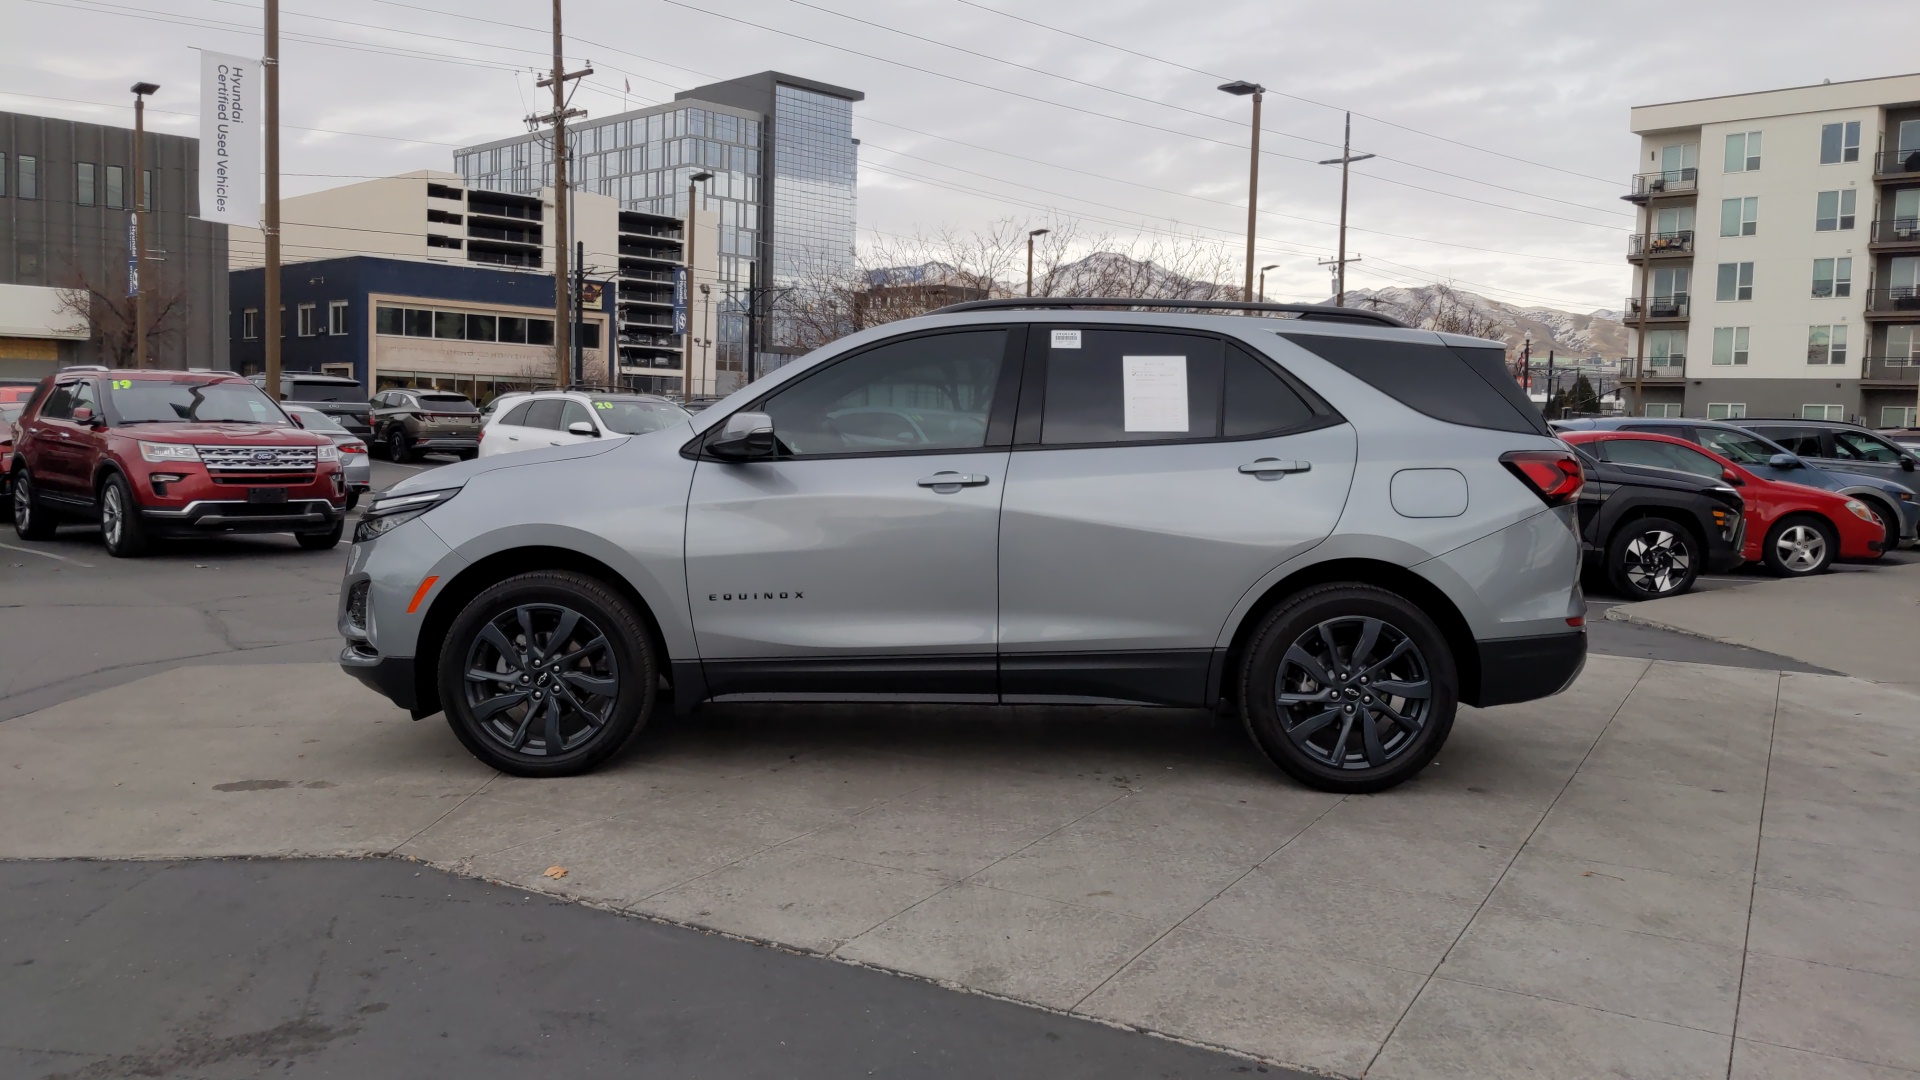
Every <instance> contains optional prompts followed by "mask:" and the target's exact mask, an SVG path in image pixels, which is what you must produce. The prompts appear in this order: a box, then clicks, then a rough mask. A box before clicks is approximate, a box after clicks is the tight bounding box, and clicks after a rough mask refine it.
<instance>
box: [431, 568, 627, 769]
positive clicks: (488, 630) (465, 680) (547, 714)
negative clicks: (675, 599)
mask: <svg viewBox="0 0 1920 1080" xmlns="http://www.w3.org/2000/svg"><path fill="white" fill-rule="evenodd" d="M654 655H655V653H654V650H653V647H652V642H651V638H650V636H649V634H648V632H647V629H646V626H645V623H644V622H643V621H642V620H641V619H640V617H639V616H638V614H637V613H636V612H635V611H634V610H633V606H632V604H631V603H629V602H628V601H627V600H626V598H625V597H622V596H620V595H619V594H618V593H615V592H613V591H612V590H610V589H608V588H607V587H606V586H605V585H603V584H601V583H600V582H599V581H597V580H595V579H593V578H590V577H586V576H585V575H581V574H575V573H569V572H559V571H542V572H537V573H531V574H521V575H519V576H517V577H514V578H509V579H508V580H507V581H504V582H502V583H500V584H499V585H495V586H493V587H492V588H490V589H488V590H486V591H485V592H483V593H481V594H480V595H479V596H478V597H476V598H475V599H474V600H473V602H472V603H470V604H468V605H467V607H466V610H464V611H462V612H461V613H460V615H459V617H458V618H456V619H455V620H454V624H453V626H452V627H451V628H450V630H449V632H448V635H447V639H446V641H445V644H444V645H443V646H442V649H441V655H440V695H441V701H442V702H443V703H444V704H445V706H446V710H447V719H448V721H449V723H451V724H452V726H453V730H454V733H455V734H456V735H457V736H459V738H460V741H461V742H462V743H464V744H465V745H466V747H467V749H469V750H471V751H472V752H473V753H474V755H475V756H476V757H478V758H480V759H481V760H482V761H484V762H486V763H487V764H488V765H491V766H493V767H494V768H496V769H499V770H501V771H502V772H508V773H512V774H514V775H517V776H565V775H571V774H573V773H579V772H584V771H586V770H587V769H590V768H592V767H593V766H594V765H597V764H599V763H600V762H602V761H604V760H606V759H607V758H608V757H611V756H612V755H613V754H614V753H615V752H617V751H618V750H619V749H620V747H621V746H622V745H624V744H625V743H626V741H627V739H628V738H630V737H631V736H632V735H633V733H634V732H635V731H638V730H639V728H640V727H641V726H643V725H644V723H645V721H646V718H647V716H648V715H649V714H651V712H652V710H653V702H654V690H655V683H656V682H657V680H658V675H657V672H656V668H655V661H654Z"/></svg>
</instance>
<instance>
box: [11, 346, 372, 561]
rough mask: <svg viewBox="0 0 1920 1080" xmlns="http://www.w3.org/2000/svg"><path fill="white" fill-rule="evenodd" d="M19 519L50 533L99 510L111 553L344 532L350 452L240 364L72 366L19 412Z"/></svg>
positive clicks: (14, 462) (36, 536) (332, 540)
mask: <svg viewBox="0 0 1920 1080" xmlns="http://www.w3.org/2000/svg"><path fill="white" fill-rule="evenodd" d="M15 427H16V428H17V433H16V436H15V439H14V444H13V453H12V455H11V460H10V461H8V463H7V474H8V479H9V480H10V482H11V485H10V486H11V487H12V488H13V527H14V530H15V531H16V532H18V533H19V534H20V537H21V539H23V540H44V539H47V538H48V537H51V536H52V535H53V530H54V527H55V526H56V525H58V524H59V522H60V520H61V519H63V518H66V519H74V520H96V521H98V522H100V534H101V537H102V539H104V540H105V541H106V546H107V551H108V553H109V554H112V555H115V556H119V557H122V558H125V557H130V556H135V555H140V554H142V553H143V552H144V551H145V550H146V547H147V542H148V541H149V540H151V539H153V538H155V537H164V536H194V535H203V534H207V533H232V532H291V533H293V534H294V536H295V537H296V538H298V539H299V541H300V546H301V547H303V548H313V549H319V548H330V547H332V546H334V545H335V544H337V543H339V542H340V531H341V528H342V526H343V524H344V523H345V521H346V503H347V491H346V483H345V477H344V475H343V474H342V473H341V471H340V452H339V451H338V450H337V449H335V448H334V445H333V442H332V440H330V439H328V438H327V437H326V436H324V435H319V434H316V433H314V432H310V431H303V430H301V429H300V428H298V427H296V426H294V424H293V422H292V421H291V420H289V419H287V414H286V413H284V412H282V411H281V410H280V407H279V406H278V405H276V404H274V403H273V401H272V400H271V399H270V398H268V397H267V395H266V394H264V393H262V392H261V391H260V388H259V387H257V386H255V385H253V384H252V383H250V382H248V381H247V380H245V379H242V378H239V377H238V376H235V375H208V374H199V373H194V372H185V371H151V370H144V371H106V370H99V369H95V370H90V371H77V370H69V371H65V372H62V373H61V374H59V375H55V376H53V377H52V378H49V379H47V380H45V381H43V382H41V384H40V386H39V388H38V389H37V390H35V391H34V394H33V397H32V398H30V399H29V400H28V401H27V407H26V411H25V412H23V413H22V414H21V415H20V419H19V421H18V422H17V423H16V425H15Z"/></svg>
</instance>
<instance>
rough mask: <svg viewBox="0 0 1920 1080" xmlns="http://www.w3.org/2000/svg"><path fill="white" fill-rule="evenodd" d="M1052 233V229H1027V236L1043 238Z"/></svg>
mask: <svg viewBox="0 0 1920 1080" xmlns="http://www.w3.org/2000/svg"><path fill="white" fill-rule="evenodd" d="M1052 231H1053V230H1052V229H1028V230H1027V235H1028V236H1045V235H1047V234H1048V233H1050V232H1052Z"/></svg>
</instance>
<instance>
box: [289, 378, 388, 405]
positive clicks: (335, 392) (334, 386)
mask: <svg viewBox="0 0 1920 1080" xmlns="http://www.w3.org/2000/svg"><path fill="white" fill-rule="evenodd" d="M281 385H282V386H284V387H286V388H287V389H286V392H285V393H284V394H282V395H281V396H282V397H285V398H289V399H291V400H293V401H347V402H354V401H365V400H367V395H366V392H365V391H363V390H361V389H360V384H359V383H357V382H334V381H333V380H332V379H325V380H321V379H289V380H287V381H286V382H284V383H282V384H281Z"/></svg>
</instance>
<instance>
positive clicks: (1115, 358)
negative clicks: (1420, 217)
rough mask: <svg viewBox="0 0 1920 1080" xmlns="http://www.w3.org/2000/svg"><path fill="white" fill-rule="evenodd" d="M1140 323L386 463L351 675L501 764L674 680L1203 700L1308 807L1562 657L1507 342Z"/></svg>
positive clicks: (702, 690)
mask: <svg viewBox="0 0 1920 1080" xmlns="http://www.w3.org/2000/svg"><path fill="white" fill-rule="evenodd" d="M1134 303H1135V302H1133V301H1126V300H1117V301H1116V300H1091V301H1085V300H1079V301H1063V300H1047V301H1038V300H1034V301H982V302H974V303H970V304H962V305H958V306H955V307H952V308H948V309H945V310H944V311H942V312H937V313H935V314H933V315H931V316H927V317H922V318H917V319H911V320H907V321H904V322H897V323H892V324H889V325H887V326H884V327H878V328H874V329H870V330H866V331H863V332H861V333H857V334H854V335H851V336H849V337H847V338H844V339H842V340H840V341H838V342H835V343H834V344H832V345H830V346H828V347H826V348H823V349H821V350H819V351H817V352H815V353H813V354H811V355H810V356H808V357H805V358H803V359H801V360H798V361H795V362H794V363H792V364H789V365H787V366H786V367H783V368H781V369H780V370H778V371H776V372H774V373H773V374H771V375H768V376H767V377H765V378H764V379H761V380H760V381H758V382H756V383H753V384H752V385H750V386H748V387H746V388H744V389H742V390H740V391H738V392H736V393H734V394H733V395H731V396H730V397H727V398H725V399H723V400H721V401H719V402H717V403H715V404H714V405H713V406H712V407H710V408H708V409H706V410H704V411H702V412H700V413H698V414H696V415H694V416H693V417H692V418H691V420H689V421H686V422H680V423H676V424H674V425H673V426H671V427H666V428H661V429H659V430H656V431H651V432H647V433H645V434H639V435H633V436H630V437H627V438H623V439H588V440H585V441H583V442H579V443H576V444H574V445H570V446H558V447H544V448H541V449H537V450H529V451H526V452H523V453H518V454H509V455H506V456H503V457H500V458H487V459H484V460H481V461H475V462H468V463H461V464H455V465H449V466H446V467H443V468H440V469H436V470H433V471H432V472H427V473H421V474H419V475H416V476H414V477H410V478H409V479H408V480H406V481H404V482H402V483H401V484H400V485H399V486H397V487H395V488H393V489H391V490H390V491H388V492H386V493H384V494H382V495H380V496H379V497H378V498H376V499H374V500H373V502H372V503H371V504H369V505H368V506H367V508H366V511H365V514H364V517H363V519H362V520H361V522H360V524H359V526H358V528H357V529H356V530H355V534H354V546H353V552H352V555H351V557H350V559H349V561H348V565H347V571H346V576H345V579H344V581H343V582H342V587H341V594H340V629H341V632H342V633H343V635H344V636H345V637H346V639H347V644H346V648H345V649H344V651H343V652H342V653H341V658H340V659H341V665H342V666H343V667H344V668H346V669H347V670H348V671H349V672H351V673H353V674H354V675H356V676H358V677H359V678H361V679H362V680H364V681H365V682H367V683H368V684H369V685H371V686H373V687H375V688H377V689H379V690H380V691H382V692H383V693H385V694H386V695H387V696H388V697H390V698H391V699H392V700H394V701H395V702H396V703H398V704H400V705H401V706H403V707H405V708H407V709H410V710H412V711H413V713H414V714H415V715H416V716H424V715H427V714H430V713H433V712H436V711H440V710H442V709H444V710H445V711H446V713H447V717H448V721H449V723H450V725H451V726H452V728H453V731H454V733H455V735H457V736H458V737H459V739H460V740H461V741H462V742H463V743H464V744H465V745H466V746H467V747H468V749H470V750H471V751H472V752H473V753H474V754H476V755H477V756H478V757H480V758H481V759H482V760H484V761H486V762H488V763H489V764H491V765H494V766H495V767H497V768H500V769H502V770H505V771H508V772H511V773H515V774H519V775H528V776H552V775H563V774H568V773H577V772H580V771H582V770H585V769H588V768H590V767H592V766H593V765H595V764H597V763H599V762H602V761H604V760H606V759H607V758H608V757H609V756H611V755H612V754H614V753H615V752H616V751H617V750H618V749H619V748H620V746H621V745H622V744H623V743H625V742H626V740H627V739H628V738H629V737H630V736H631V735H632V734H633V733H634V732H635V731H636V730H638V729H639V728H640V727H641V726H642V725H644V724H645V723H646V722H647V720H648V718H649V717H650V716H652V715H653V713H654V711H655V710H656V709H658V708H660V707H661V703H660V697H659V691H660V689H661V687H662V684H663V683H664V684H665V685H666V686H668V687H670V690H671V694H672V701H673V703H674V707H675V708H677V709H691V708H693V707H695V706H696V705H698V704H699V703H700V702H702V701H706V700H715V701H735V700H752V701H822V700H833V701H849V700H851V701H938V702H949V703H965V702H978V703H1047V702H1062V703H1083V704H1084V703H1134V704H1148V705H1171V706H1189V707H1205V708H1213V707H1220V706H1230V707H1231V708H1232V709H1234V710H1236V711H1237V713H1238V715H1239V716H1240V717H1241V718H1242V720H1243V721H1244V723H1245V724H1246V726H1247V729H1248V731H1249V732H1250V733H1251V734H1252V736H1253V738H1254V740H1255V742H1256V743H1257V744H1258V745H1259V746H1260V747H1261V749H1263V750H1264V751H1265V752H1266V753H1267V754H1268V756H1269V757H1271V758H1272V760H1273V761H1274V762H1275V763H1276V764H1277V765H1279V767H1280V768H1282V769H1284V770H1285V771H1286V772H1287V773H1289V774H1291V775H1292V776H1294V777H1296V778H1298V779H1300V780H1301V781H1303V782H1305V783H1308V784H1312V785H1314V786H1317V787H1320V788H1324V789H1327V790H1334V791H1373V790H1378V789H1381V788H1385V787H1387V786H1390V785H1392V784H1395V783H1398V782H1399V781H1402V780H1405V779H1406V778H1408V777H1409V776H1412V775H1413V774H1414V773H1416V772H1418V771H1419V770H1420V769H1421V768H1422V767H1424V766H1425V765H1426V764H1427V763H1428V762H1429V761H1431V760H1432V759H1433V757H1434V755H1435V754H1436V753H1437V752H1438V751H1439V749H1440V747H1441V745H1442V743H1444V742H1445V741H1446V738H1447V734H1448V732H1449V730H1450V729H1451V727H1452V725H1453V723H1454V714H1455V709H1456V707H1457V706H1458V705H1459V704H1460V703H1462V702H1464V703H1467V704H1471V705H1481V706H1485V705H1500V704H1504V703H1507V702H1516V701H1526V700H1528V699H1531V698H1538V697H1543V696H1545V695H1549V694H1553V693H1556V692H1558V691H1559V690H1561V689H1562V688H1564V687H1565V686H1566V685H1567V684H1568V683H1569V682H1571V681H1572V679H1573V678H1574V677H1575V676H1576V675H1577V674H1578V673H1579V671H1580V669H1581V666H1582V664H1583V663H1584V660H1585V656H1586V631H1585V612H1586V607H1585V601H1584V598H1583V597H1582V595H1581V592H1580V588H1579V585H1578V577H1579V572H1580V541H1579V537H1578V535H1577V522H1576V519H1575V501H1576V499H1577V498H1578V496H1579V493H1580V488H1581V484H1582V474H1581V470H1580V466H1579V463H1578V462H1577V460H1576V459H1575V457H1574V455H1573V454H1572V453H1571V452H1570V451H1569V450H1568V449H1567V447H1566V445H1565V444H1563V443H1561V442H1560V441H1559V440H1557V439H1555V438H1554V437H1553V436H1552V435H1550V434H1549V432H1548V430H1547V427H1546V425H1545V423H1544V422H1543V421H1542V420H1541V418H1540V414H1539V411H1538V410H1537V409H1535V408H1534V407H1533V406H1532V405H1531V404H1530V403H1529V402H1528V401H1527V399H1526V398H1525V396H1524V395H1523V394H1522V392H1521V391H1520V389H1519V387H1517V386H1516V385H1515V384H1514V382H1513V380H1512V378H1511V377H1510V376H1509V375H1508V374H1507V371H1506V365H1505V356H1504V350H1503V349H1502V347H1501V346H1500V345H1498V344H1497V343H1495V342H1490V341H1481V340H1477V339H1472V338H1464V337H1456V336H1450V335H1445V334H1438V333H1434V332H1432V331H1422V330H1413V329H1408V328H1406V327H1404V326H1402V325H1401V324H1399V323H1397V322H1396V321H1394V320H1393V319H1390V318H1387V317H1385V316H1381V315H1376V314H1374V313H1371V312H1361V311H1355V310H1350V309H1343V308H1331V307H1317V306H1305V305H1298V306H1288V305H1242V306H1241V307H1242V310H1243V312H1244V314H1242V315H1237V316H1236V315H1226V314H1219V313H1217V311H1218V309H1220V308H1222V307H1233V306H1234V305H1219V304H1208V303H1203V302H1198V301H1188V302H1180V301H1172V302H1169V301H1153V304H1154V306H1155V307H1156V308H1170V309H1173V310H1172V311H1166V310H1161V311H1156V312H1138V311H1128V310H1112V309H1114V308H1115V307H1119V308H1126V307H1129V306H1131V305H1133V304H1134ZM1276 315H1290V316H1295V317H1292V318H1275V317H1271V316H1276ZM1248 316H1263V317H1248ZM490 438H491V436H489V439H490Z"/></svg>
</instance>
